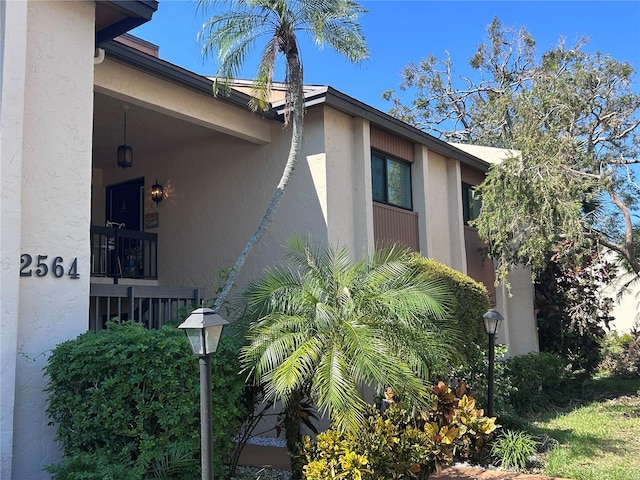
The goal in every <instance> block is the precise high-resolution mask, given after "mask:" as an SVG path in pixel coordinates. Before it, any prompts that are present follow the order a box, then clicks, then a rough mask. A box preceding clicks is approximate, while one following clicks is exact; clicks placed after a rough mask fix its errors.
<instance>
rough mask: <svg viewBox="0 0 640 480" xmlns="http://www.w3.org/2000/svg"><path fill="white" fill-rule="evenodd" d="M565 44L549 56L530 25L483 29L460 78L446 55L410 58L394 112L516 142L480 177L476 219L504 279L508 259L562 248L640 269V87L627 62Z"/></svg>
mask: <svg viewBox="0 0 640 480" xmlns="http://www.w3.org/2000/svg"><path fill="white" fill-rule="evenodd" d="M586 44H587V40H586V39H584V40H581V41H580V42H578V43H577V44H576V45H574V46H573V47H567V45H566V44H565V43H564V41H560V42H559V43H558V45H557V46H556V47H554V48H552V49H550V50H548V51H547V52H544V53H542V54H541V55H537V54H536V49H535V40H534V39H533V37H532V36H531V35H530V34H529V33H528V32H527V31H526V30H524V29H520V30H517V31H515V30H509V29H505V28H504V27H503V26H502V25H501V23H500V21H499V20H498V19H494V20H493V22H492V23H491V24H490V25H489V26H488V28H487V38H486V40H485V42H484V43H482V44H480V46H479V47H478V50H477V51H476V53H475V55H474V56H473V57H472V58H471V60H470V62H469V65H470V67H471V70H472V72H473V74H474V78H471V77H470V76H462V75H457V74H456V73H455V72H454V68H453V63H452V61H451V59H450V58H446V59H445V60H438V59H436V58H435V57H433V56H429V57H428V58H426V59H425V60H422V61H421V62H420V63H418V64H415V63H412V64H409V65H408V66H407V67H406V69H405V71H404V81H403V83H402V84H401V85H400V92H404V91H406V92H411V93H412V94H413V99H412V100H410V101H409V102H407V103H405V102H404V100H403V95H405V94H403V93H398V92H395V91H388V92H385V93H384V95H383V96H384V98H386V99H388V100H389V101H391V102H393V107H392V109H391V114H392V115H395V116H396V117H398V118H401V119H402V120H405V121H407V122H409V123H411V124H413V125H416V126H417V127H419V128H422V129H424V130H426V131H428V132H430V133H433V134H436V135H437V136H440V137H442V138H443V139H444V140H447V141H455V142H465V143H471V144H478V145H486V146H492V147H501V148H507V149H514V150H517V151H518V152H519V153H515V152H514V154H513V155H511V157H510V158H507V159H506V160H505V161H504V162H502V164H501V165H496V166H493V167H492V168H490V170H489V173H488V176H487V178H486V180H485V182H484V183H483V184H482V185H481V186H480V192H481V195H482V201H483V205H482V210H481V213H480V217H479V218H478V219H477V221H476V222H475V226H476V227H477V228H478V231H479V233H480V235H481V237H482V238H483V239H484V240H485V241H487V243H488V244H489V246H490V249H491V253H492V255H493V256H494V257H495V258H496V260H497V262H498V266H499V271H498V273H499V276H500V277H501V278H504V277H505V276H506V274H507V271H508V268H509V266H510V265H514V264H524V265H528V266H530V267H532V268H533V269H534V270H536V271H539V270H540V269H542V268H543V267H544V266H545V265H546V263H547V260H548V258H549V255H550V252H551V251H552V250H553V249H554V248H557V247H561V248H564V249H566V250H567V251H565V252H564V254H563V256H562V258H569V256H570V255H569V254H572V255H574V256H579V255H580V254H582V253H585V252H594V251H599V249H600V247H606V248H607V249H609V250H612V251H614V252H616V253H617V254H618V255H619V256H620V258H622V259H623V260H624V261H625V262H626V264H627V266H628V267H629V268H630V269H631V270H632V271H634V272H635V273H636V274H640V262H639V261H638V258H637V251H636V248H637V224H636V223H634V219H633V216H632V214H633V212H634V209H635V208H637V197H638V194H639V193H640V188H639V187H638V183H637V182H636V173H637V172H636V170H635V169H634V164H636V163H637V162H638V159H637V157H636V155H637V147H638V145H639V142H638V137H637V127H638V124H639V121H640V120H639V119H638V109H639V107H640V95H639V94H638V93H637V91H634V90H633V88H632V87H633V75H634V70H633V68H632V67H631V65H630V64H628V63H625V62H621V61H618V60H615V59H613V58H611V57H610V56H608V55H603V54H601V53H587V52H586V51H585V50H584V48H585V46H586Z"/></svg>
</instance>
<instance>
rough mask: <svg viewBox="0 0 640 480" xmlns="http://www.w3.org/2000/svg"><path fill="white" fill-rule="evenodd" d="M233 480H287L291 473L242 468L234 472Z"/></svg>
mask: <svg viewBox="0 0 640 480" xmlns="http://www.w3.org/2000/svg"><path fill="white" fill-rule="evenodd" d="M233 478H234V479H235V480H289V479H290V478H291V472H287V471H284V470H272V469H270V468H258V467H242V466H239V467H238V468H237V470H236V475H235V476H234V477H233Z"/></svg>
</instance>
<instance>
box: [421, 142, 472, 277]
mask: <svg viewBox="0 0 640 480" xmlns="http://www.w3.org/2000/svg"><path fill="white" fill-rule="evenodd" d="M415 153H416V164H415V165H414V169H413V171H412V181H413V191H414V202H415V203H416V205H415V206H414V209H416V211H418V212H419V214H420V216H421V217H423V218H421V219H420V220H419V222H420V223H419V225H420V248H421V252H422V254H423V255H425V256H428V257H430V258H433V259H434V260H437V261H438V262H441V263H444V264H445V265H448V266H450V267H452V268H455V269H456V270H458V271H461V272H463V273H466V270H467V267H466V260H465V255H464V232H463V227H462V203H461V194H460V188H461V187H460V185H461V183H460V182H461V180H460V164H459V163H458V162H457V161H455V160H450V159H447V158H445V157H443V156H442V155H439V154H437V153H435V152H432V151H429V150H428V149H427V147H426V146H417V147H416V152H415ZM414 172H415V173H414ZM423 202H424V203H423ZM423 229H424V230H423ZM425 230H426V232H425Z"/></svg>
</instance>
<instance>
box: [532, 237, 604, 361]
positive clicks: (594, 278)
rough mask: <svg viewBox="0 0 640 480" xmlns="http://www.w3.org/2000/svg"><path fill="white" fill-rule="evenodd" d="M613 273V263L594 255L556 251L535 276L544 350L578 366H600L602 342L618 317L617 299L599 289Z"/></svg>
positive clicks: (539, 322) (536, 300)
mask: <svg viewBox="0 0 640 480" xmlns="http://www.w3.org/2000/svg"><path fill="white" fill-rule="evenodd" d="M560 251H561V250H560V249H559V250H558V252H560ZM613 277H615V269H614V268H613V265H612V264H611V263H609V262H606V261H605V262H602V261H601V260H600V259H599V258H598V257H597V256H595V255H583V256H581V258H580V263H576V261H575V260H572V261H571V262H567V261H562V260H561V259H560V258H558V255H552V256H551V258H550V260H549V263H548V264H547V267H546V268H545V269H544V270H542V271H541V272H540V273H539V274H538V275H537V277H536V282H535V302H534V303H535V309H536V315H537V318H538V335H539V341H540V350H541V351H544V352H550V353H554V354H557V355H559V356H561V357H563V358H564V359H565V360H566V361H567V365H568V366H569V368H570V369H571V371H573V372H586V373H587V374H593V373H594V372H595V371H596V369H597V368H598V365H599V363H600V360H601V351H600V346H601V344H602V342H603V340H604V338H605V336H606V333H607V330H606V329H607V327H608V326H609V323H610V322H611V321H612V320H613V317H611V309H612V306H613V300H612V299H611V298H608V297H603V296H602V295H601V294H600V292H601V290H602V285H604V284H606V283H607V282H608V281H609V280H610V278H613Z"/></svg>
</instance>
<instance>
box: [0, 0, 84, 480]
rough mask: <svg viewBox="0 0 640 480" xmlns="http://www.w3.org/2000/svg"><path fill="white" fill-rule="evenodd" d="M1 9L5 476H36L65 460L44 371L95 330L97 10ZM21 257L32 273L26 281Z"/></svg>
mask: <svg viewBox="0 0 640 480" xmlns="http://www.w3.org/2000/svg"><path fill="white" fill-rule="evenodd" d="M3 8H4V9H5V18H4V25H5V30H4V32H3V43H4V55H3V59H2V60H3V62H2V68H3V71H2V76H3V83H2V122H1V123H2V175H1V180H0V182H1V183H0V184H1V186H2V192H1V193H2V196H1V197H2V203H1V204H0V216H1V220H0V228H1V230H0V242H1V243H0V249H1V256H2V281H1V285H2V299H1V300H2V301H1V302H0V303H1V304H2V340H1V342H2V343H1V344H2V375H3V377H2V395H3V397H2V407H1V409H2V478H7V479H9V478H13V479H29V480H32V479H39V478H48V474H46V473H44V472H42V471H41V470H42V467H43V465H46V464H50V463H52V462H54V461H56V460H57V459H58V458H59V452H58V448H57V446H56V445H55V443H54V442H53V435H54V430H53V428H52V427H50V426H48V425H47V424H48V418H47V417H46V415H45V408H46V401H45V393H44V392H43V387H44V385H45V379H44V377H43V373H42V368H43V367H44V366H45V364H46V359H47V357H48V355H49V353H50V351H51V349H52V348H53V347H54V346H55V345H56V344H58V343H60V342H62V341H64V340H67V339H70V338H73V337H75V336H76V335H78V334H79V333H81V332H83V331H85V330H86V327H87V310H88V300H89V299H88V296H89V229H88V226H89V215H90V208H89V204H90V202H89V198H90V175H91V134H92V120H93V118H92V107H91V105H92V98H93V53H94V51H93V38H94V3H93V2H81V1H78V2H64V1H62V2H54V1H50V2H27V3H23V2H6V3H4V2H3ZM52 25H54V26H55V27H56V28H52ZM21 254H29V255H32V257H33V258H34V264H33V265H32V267H33V268H32V275H31V276H28V277H19V271H18V268H19V267H18V259H19V258H20V255H21ZM38 255H47V257H48V258H47V260H46V263H47V264H49V268H50V262H51V261H52V260H53V259H54V258H55V257H57V256H60V257H62V258H63V259H64V261H63V263H62V264H63V265H64V267H65V268H66V269H68V267H69V266H70V264H71V262H72V260H73V259H74V258H77V265H78V273H79V274H80V278H79V279H71V278H70V277H68V276H67V275H64V276H63V277H62V278H56V277H54V276H53V275H52V274H51V273H48V274H47V275H43V276H37V275H36V274H35V268H36V265H35V263H36V258H37V256H38ZM12 283H13V285H14V286H12V285H11V284H12ZM16 285H17V288H16V287H15V286H16ZM14 372H15V373H14ZM14 374H15V377H14V376H13V375H14ZM14 379H15V381H14ZM11 412H12V413H13V415H11Z"/></svg>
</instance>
